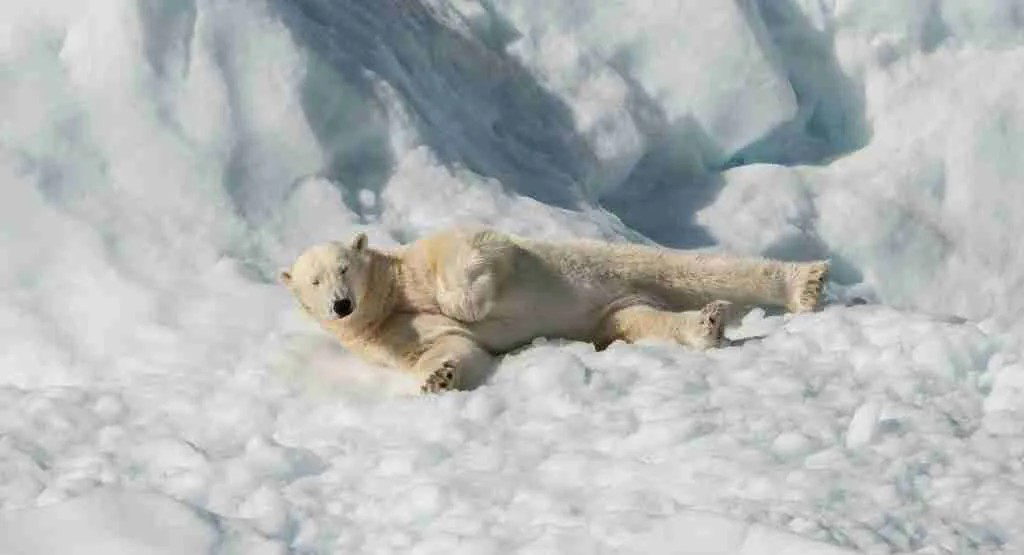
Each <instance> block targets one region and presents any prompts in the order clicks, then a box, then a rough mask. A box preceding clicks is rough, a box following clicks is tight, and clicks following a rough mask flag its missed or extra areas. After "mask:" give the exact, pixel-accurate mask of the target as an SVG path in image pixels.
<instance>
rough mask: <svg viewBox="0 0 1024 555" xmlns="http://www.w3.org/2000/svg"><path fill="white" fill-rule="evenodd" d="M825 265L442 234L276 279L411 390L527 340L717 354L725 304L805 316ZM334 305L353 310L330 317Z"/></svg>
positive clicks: (353, 248)
mask: <svg viewBox="0 0 1024 555" xmlns="http://www.w3.org/2000/svg"><path fill="white" fill-rule="evenodd" d="M826 270H827V265H826V263H824V262H811V263H790V262H781V261H777V260H767V259H762V258H741V257H730V256H724V255H709V254H691V253H684V252H680V251H674V250H669V249H661V248H653V247H647V246H641V245H633V244H611V243H602V242H595V241H567V242H562V243H552V242H544V241H535V240H531V239H524V238H520V237H513V236H508V235H504V234H502V233H499V232H496V231H493V230H463V229H457V230H451V231H446V232H443V233H439V234H437V235H433V236H430V237H426V238H423V239H421V240H419V241H416V242H414V243H411V244H409V245H406V246H405V247H404V248H402V249H399V250H398V251H396V252H381V251H376V250H373V249H370V248H368V247H367V246H366V238H365V236H363V235H360V236H358V237H357V238H356V239H355V240H354V241H353V242H352V244H351V245H349V246H345V245H343V244H341V243H328V244H324V245H317V246H314V247H311V248H310V249H308V250H307V251H306V252H304V253H303V254H302V255H301V256H299V258H298V260H296V262H295V264H294V265H293V266H292V268H291V270H290V271H289V272H282V276H281V277H282V281H284V282H285V283H286V284H287V285H288V287H289V288H290V289H291V291H292V292H293V293H294V294H295V296H296V297H297V298H298V300H299V301H300V303H301V304H302V306H303V307H304V308H305V309H306V311H307V312H309V313H310V315H311V316H313V317H314V318H316V319H317V321H319V322H320V324H321V325H322V326H323V327H324V328H325V329H327V330H328V331H329V332H331V333H333V334H334V335H335V336H336V337H337V338H338V339H339V340H340V341H341V342H342V343H343V344H344V345H345V346H346V347H347V348H349V349H351V350H353V351H356V352H357V353H359V354H361V355H363V356H365V357H367V358H370V359H372V360H375V361H378V362H382V363H385V364H390V365H395V366H400V367H405V368H410V369H412V370H414V371H415V372H417V373H419V374H421V375H422V376H423V379H424V383H425V385H424V389H425V390H428V391H436V390H442V389H447V388H449V387H456V386H464V385H466V384H467V383H468V382H469V381H471V380H472V379H473V378H472V377H470V376H471V375H477V376H478V375H480V374H481V373H482V372H484V371H485V369H486V367H487V366H488V365H490V364H491V363H492V362H493V359H492V357H493V355H496V354H501V353H504V352H507V351H509V350H511V349H513V348H515V347H518V346H520V345H523V344H525V343H528V342H530V341H531V340H533V339H534V338H537V337H561V338H567V339H575V340H581V341H590V342H594V343H597V344H598V345H606V344H608V343H610V342H612V341H615V340H624V341H635V340H638V339H641V338H645V337H654V338H663V339H669V340H674V341H677V342H679V343H682V344H684V345H689V346H692V347H695V348H701V349H703V348H708V347H713V346H717V345H718V342H719V340H720V339H721V328H722V325H723V321H724V319H725V317H726V316H727V312H728V311H729V309H730V306H731V305H742V306H748V305H773V306H782V307H786V308H788V309H790V310H793V311H798V312H800V311H806V310H813V309H814V308H815V306H816V305H817V303H818V302H819V298H820V294H821V285H822V281H823V279H824V275H825V272H826ZM339 299H348V300H350V301H351V302H352V303H353V304H354V311H353V312H352V313H351V314H350V315H346V316H344V317H339V316H338V315H337V314H335V313H333V312H332V308H331V307H332V306H336V305H335V302H336V301H337V300H339Z"/></svg>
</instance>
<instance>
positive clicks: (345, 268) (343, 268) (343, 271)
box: [338, 266, 348, 275]
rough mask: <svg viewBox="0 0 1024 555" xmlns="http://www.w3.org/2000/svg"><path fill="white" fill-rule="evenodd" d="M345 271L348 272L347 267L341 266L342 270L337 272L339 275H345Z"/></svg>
mask: <svg viewBox="0 0 1024 555" xmlns="http://www.w3.org/2000/svg"><path fill="white" fill-rule="evenodd" d="M347 271H348V266H343V267H342V268H340V269H339V270H338V272H340V273H341V275H345V272H347Z"/></svg>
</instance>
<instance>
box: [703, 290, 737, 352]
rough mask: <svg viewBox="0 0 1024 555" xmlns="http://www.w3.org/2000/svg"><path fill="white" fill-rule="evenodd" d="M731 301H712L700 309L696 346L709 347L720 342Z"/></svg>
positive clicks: (722, 337) (723, 336)
mask: <svg viewBox="0 0 1024 555" xmlns="http://www.w3.org/2000/svg"><path fill="white" fill-rule="evenodd" d="M731 307H732V303H730V302H729V301H712V302H710V303H708V304H707V305H705V306H704V308H702V309H700V340H699V341H698V346H699V347H701V348H704V349H711V348H714V347H718V346H720V345H721V344H722V340H723V339H724V338H725V321H726V320H727V319H728V316H729V310H730V308H731Z"/></svg>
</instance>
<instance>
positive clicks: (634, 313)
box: [595, 301, 731, 350]
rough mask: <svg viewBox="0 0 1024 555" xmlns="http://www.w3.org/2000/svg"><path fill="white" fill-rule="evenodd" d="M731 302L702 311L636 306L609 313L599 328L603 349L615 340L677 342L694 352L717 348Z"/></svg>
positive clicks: (600, 343)
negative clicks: (692, 349) (693, 349)
mask: <svg viewBox="0 0 1024 555" xmlns="http://www.w3.org/2000/svg"><path fill="white" fill-rule="evenodd" d="M730 307H731V303H729V302H727V301H714V302H711V303H708V304H707V305H706V306H705V307H704V308H702V309H700V310H689V311H686V312H671V311H667V310H660V309H657V308H654V307H652V306H647V305H634V306H629V307H626V308H622V309H619V310H616V311H615V312H613V313H611V314H609V315H608V316H607V317H606V318H605V319H604V321H603V322H602V323H601V326H600V328H599V329H598V333H597V337H596V340H595V342H596V343H597V345H598V346H599V347H601V348H603V347H605V346H607V345H608V344H610V343H612V342H613V341H615V340H619V339H621V340H623V341H626V342H628V343H632V342H635V341H638V340H640V339H644V338H656V339H665V340H669V341H675V342H677V343H680V344H682V345H686V346H689V347H693V348H695V349H701V350H704V349H709V348H713V347H718V346H719V345H721V343H722V337H723V335H722V332H723V330H724V328H725V321H726V318H727V316H728V312H729V308H730Z"/></svg>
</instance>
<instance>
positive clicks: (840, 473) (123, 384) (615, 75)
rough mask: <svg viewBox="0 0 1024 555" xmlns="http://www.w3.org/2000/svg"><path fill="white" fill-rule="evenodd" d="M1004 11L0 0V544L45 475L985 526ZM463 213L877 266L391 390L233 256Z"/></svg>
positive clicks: (386, 543)
mask: <svg viewBox="0 0 1024 555" xmlns="http://www.w3.org/2000/svg"><path fill="white" fill-rule="evenodd" d="M1022 13H1024V5H1022V4H1021V3H1020V2H1019V1H1017V0H972V2H970V3H964V2H961V1H959V0H928V1H922V2H918V1H914V2H911V1H902V0H901V1H892V2H888V1H887V2H882V1H871V0H846V1H835V2H832V1H807V0H783V1H779V2H774V1H773V2H768V1H760V2H758V1H753V0H751V1H747V0H742V1H741V0H736V1H725V2H720V3H717V4H716V5H715V6H714V7H713V8H712V7H710V5H709V4H708V3H706V2H701V1H697V0H667V1H661V2H629V3H612V2H599V1H573V2H560V3H547V4H544V5H540V4H537V3H532V2H519V1H517V0H495V1H492V2H478V1H475V0H458V1H456V0H422V1H420V2H413V1H402V2H399V1H392V0H383V1H379V2H360V1H356V0H294V1H288V2H285V1H275V0H267V1H264V0H257V1H251V2H243V1H233V0H188V1H182V2H174V3H167V2H159V1H156V0H137V1H127V2H109V1H106V0H92V1H83V2H71V1H66V0H35V1H32V2H29V1H21V0H10V1H5V2H2V3H0V105H2V106H4V107H5V110H4V114H3V117H2V118H0V194H2V197H0V222H2V223H0V256H2V260H3V263H2V264H0V509H2V510H3V511H4V512H3V513H0V514H2V515H3V516H2V517H0V530H2V529H3V528H4V527H7V528H8V529H16V530H20V531H24V530H29V533H28V534H22V535H18V536H16V537H15V536H9V535H6V534H3V535H0V538H7V542H8V543H6V544H4V543H2V542H3V541H4V540H3V539H0V552H3V551H4V548H6V549H7V550H8V551H12V550H13V549H15V548H16V547H17V548H18V549H23V550H24V549H28V550H29V552H31V551H32V550H33V549H34V550H36V551H39V550H46V549H47V548H46V547H45V546H46V545H47V544H45V543H34V542H35V540H39V541H44V540H46V538H42V537H40V534H32V533H31V530H33V529H37V528H36V526H35V525H34V524H32V523H36V524H39V528H41V527H42V523H45V522H48V521H49V520H51V519H52V518H53V517H52V515H65V516H66V519H67V522H68V524H67V525H66V531H67V532H68V533H70V532H74V531H75V530H78V531H81V532H88V533H89V534H93V533H94V532H95V535H93V536H89V537H91V538H93V539H92V540H83V541H89V542H92V541H93V540H95V542H97V543H96V545H97V546H99V547H97V548H102V545H101V542H108V541H109V542H113V543H110V544H109V545H115V544H116V545H123V544H118V543H117V542H123V541H132V540H131V539H130V538H133V537H134V538H142V539H141V540H139V541H141V542H142V543H143V544H146V545H150V546H151V547H153V549H170V550H173V549H175V548H176V547H179V548H188V549H189V550H192V551H195V550H202V549H204V547H203V546H208V545H213V546H214V547H212V548H211V549H213V550H218V549H219V550H221V552H231V550H232V549H235V550H241V551H242V552H250V551H247V549H248V547H246V546H250V547H251V546H257V545H258V547H259V548H260V549H267V550H269V551H268V552H274V550H278V551H287V550H293V551H300V552H336V551H342V552H369V553H389V552H393V553H409V552H435V551H443V552H452V551H457V550H460V549H461V550H462V552H465V553H487V552H494V553H506V552H510V551H511V552H514V551H521V552H526V553H563V552H584V553H586V552H595V553H608V552H638V553H649V552H652V551H658V550H659V549H664V550H667V551H672V550H675V551H677V550H678V548H679V545H681V544H685V545H693V546H698V547H700V548H704V549H705V550H706V551H710V552H722V553H731V552H736V553H749V552H754V553H756V552H757V551H750V550H751V549H754V550H756V549H764V547H763V546H765V545H768V546H772V545H781V547H779V548H778V550H777V551H776V552H778V551H781V550H782V549H792V550H793V552H796V553H802V552H805V551H806V552H807V553H818V552H821V553H826V552H829V550H832V549H833V547H831V546H834V545H838V546H842V547H848V548H854V549H859V550H864V551H868V552H879V553H885V552H920V553H987V552H997V551H1000V550H1003V551H1005V552H1017V551H1024V527H1022V525H1021V523H1022V522H1024V491H1022V489H1021V488H1022V487H1024V468H1022V462H1021V461H1022V460H1024V459H1022V457H1024V414H1022V413H1021V410H1020V407H1021V406H1022V403H1024V365H1022V361H1024V358H1022V355H1024V343H1022V340H1024V326H1022V325H1021V324H1020V319H1019V316H1018V314H1019V313H1020V311H1021V310H1022V309H1024V304H1022V303H1024V300H1022V299H1024V296H1022V295H1021V294H1020V293H1021V289H1022V285H1024V251H1022V247H1021V246H1020V242H1019V240H1018V238H1019V237H1020V236H1021V235H1022V231H1024V230H1022V226H1024V223H1022V222H1024V197H1022V193H1021V188H1020V184H1021V183H1022V179H1024V167H1022V165H1021V164H1022V162H1021V158H1020V156H1018V155H1017V153H1019V152H1021V151H1024V148H1022V147H1024V145H1022V138H1024V134H1022V133H1021V129H1022V127H1021V121H1022V114H1024V112H1022V98H1024V97H1022V96H1021V93H1020V92H1019V91H1018V90H1017V89H1019V87H1018V86H1017V84H1018V83H1019V82H1020V81H1021V79H1020V78H1021V73H1022V71H1024V40H1022V39H1024V34H1022V32H1021V25H1022V23H1021V22H1022V17H1021V14H1022ZM466 221H476V222H480V223H486V224H490V225H494V226H497V227H499V228H502V229H505V230H508V231H513V232H516V233H521V234H526V235H533V236H544V237H554V238H557V237H568V236H588V237H601V238H605V239H609V240H632V241H647V240H655V241H657V242H661V243H663V244H670V245H677V246H691V247H707V248H726V249H730V250H735V251H741V252H749V253H761V254H768V255H775V256H784V257H790V258H810V257H818V256H828V257H830V258H832V259H833V261H834V269H835V271H834V279H835V281H834V283H832V284H831V290H832V292H833V294H834V295H835V296H836V297H838V298H852V297H854V296H860V297H863V298H866V299H868V300H870V301H877V305H875V304H872V305H869V306H863V307H852V308H844V307H842V306H839V305H838V304H837V305H836V306H833V307H831V308H829V310H827V311H825V312H824V313H821V314H815V315H807V316H801V317H796V318H790V317H767V318H765V317H762V315H760V314H759V313H755V314H753V315H752V316H751V317H750V318H748V320H747V321H746V322H745V324H744V326H743V327H741V328H740V329H736V330H732V331H731V332H730V333H731V334H732V335H733V336H734V337H736V338H741V337H744V336H764V337H763V339H751V340H747V341H745V342H740V343H738V344H737V345H736V346H734V347H730V348H727V349H723V350H721V351H716V352H712V353H707V354H696V353H692V352H687V351H686V350H685V349H680V348H678V347H674V346H668V345H654V344H650V345H642V346H632V347H630V346H624V345H617V346H614V347H613V348H611V349H610V350H609V351H607V352H604V353H595V352H593V350H592V349H590V348H589V347H587V346H584V345H575V344H570V345H561V344H555V343H548V344H546V345H540V346H536V347H534V348H531V349H526V350H524V351H522V352H520V353H516V354H514V355H511V356H509V357H508V358H507V360H506V361H505V362H504V363H503V365H502V367H501V368H500V370H499V372H498V373H497V374H496V376H495V377H494V379H493V382H492V383H491V384H488V385H487V386H485V387H484V388H482V389H480V390H478V391H475V392H471V393H459V394H452V395H444V396H440V397H435V398H413V397H407V396H404V393H407V392H410V391H413V390H415V388H416V385H417V384H413V383H409V381H408V379H407V378H406V377H404V376H400V375H396V374H395V373H393V372H388V371H386V370H382V369H377V368H371V367H368V366H366V365H364V364H362V363H360V362H358V361H356V360H354V359H353V358H352V357H351V356H350V355H348V354H347V353H345V352H344V351H343V350H341V349H340V348H339V347H337V346H335V345H334V344H333V343H332V342H331V340H330V339H329V338H327V337H326V336H324V335H323V334H322V333H321V332H319V331H318V330H317V329H315V328H314V327H313V326H312V325H311V324H310V323H309V322H307V321H306V320H305V319H304V317H303V316H302V315H301V314H299V313H298V311H296V310H295V308H294V306H293V303H292V301H291V300H290V299H288V298H287V296H286V294H285V292H284V291H283V290H282V288H281V287H279V286H278V285H276V284H275V283H274V275H275V273H276V271H277V269H278V268H279V267H280V266H282V265H284V264H286V263H287V262H289V261H290V259H291V258H292V257H293V256H294V255H295V254H296V253H297V252H298V251H299V250H300V249H301V248H302V247H304V246H306V245H308V244H310V243H313V242H316V241H320V240H324V239H329V238H338V237H347V236H349V235H350V234H351V233H354V232H355V231H359V230H362V231H366V232H368V233H369V235H370V237H371V241H372V242H373V243H374V244H376V245H378V246H387V245H393V244H396V243H399V242H403V241H406V240H409V239H412V238H414V237H417V236H419V235H421V234H423V233H425V232H427V231H430V230H431V229H436V228H438V227H442V226H446V225H451V224H455V223H460V222H466ZM949 314H952V315H959V316H962V317H965V318H968V319H967V320H965V319H963V318H957V317H955V316H947V315H949ZM119 490H127V492H119ZM133 492H134V493H133ZM166 497H170V498H173V499H174V500H177V501H170V500H167V499H166ZM77 499H83V500H82V501H79V502H77V503H78V504H75V503H76V501H75V500H77ZM66 503H70V504H66ZM118 507H122V508H121V509H119V508H118ZM124 507H128V509H124ZM20 510H26V511H29V512H25V513H22V512H19V511H20ZM119 510H128V511H129V512H132V511H146V510H151V511H154V512H159V513H161V514H166V515H168V516H167V518H168V519H170V520H172V521H175V522H179V523H181V525H182V527H183V529H187V533H184V534H183V536H182V538H181V541H182V543H181V544H180V545H178V546H167V545H161V544H164V543H166V542H162V541H161V540H160V537H159V536H153V535H152V534H150V533H149V532H148V531H146V530H144V529H141V528H140V529H139V530H138V532H139V535H138V536H132V535H131V534H129V535H128V536H119V535H118V532H115V531H114V530H113V528H111V525H110V524H109V521H110V520H118V519H119V518H120V517H118V516H116V515H117V514H118V511H119ZM695 511H696V512H695ZM93 513H96V515H95V516H96V519H97V520H96V521H91V520H89V518H90V517H91V515H92V514H93ZM111 515H113V516H111ZM195 515H202V517H201V518H202V519H206V520H205V521H204V522H202V523H199V522H196V521H195ZM211 522H212V523H215V524H216V526H213V527H212V528H211V524H210V523H211ZM745 522H748V523H750V524H749V527H748V525H747V524H744V523H745ZM26 523H27V524H26ZM140 526H142V524H140ZM76 527H77V528H76ZM104 530H107V531H109V532H110V533H109V534H105V533H104V532H103V531H104ZM744 530H745V531H746V532H745V533H746V535H743V536H742V538H741V537H740V536H741V535H742V534H743V531H744ZM705 532H707V533H706V534H704V535H703V536H700V535H697V534H698V533H705ZM787 532H788V533H792V534H796V535H795V536H790V535H787ZM218 534H219V535H218ZM765 537H767V538H768V539H765V540H763V542H762V541H761V540H760V539H758V538H765ZM11 538H13V539H11ZM126 538H128V539H126ZM751 538H754V539H758V541H757V542H754V541H753V540H751ZM800 538H803V539H800ZM186 540H188V541H194V542H195V547H194V549H193V548H192V546H191V545H185V543H184V542H186ZM805 540H806V542H809V543H804V542H805ZM775 541H778V542H780V543H779V544H775V543H773V542H775ZM814 541H821V542H825V543H824V544H817V543H813V542H814ZM15 542H17V543H15ZM210 542H212V543H210ZM233 542H234V543H233ZM239 542H241V543H239ZM245 542H254V543H251V544H250V543H245ZM743 542H746V543H743ZM755 544H756V545H755ZM829 544H831V545H829ZM24 546H27V547H24ZM40 546H43V547H40ZM239 546H241V547H239ZM253 549H255V547H253ZM773 549H774V548H773ZM837 549H838V548H837ZM716 550H717V551H716Z"/></svg>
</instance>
